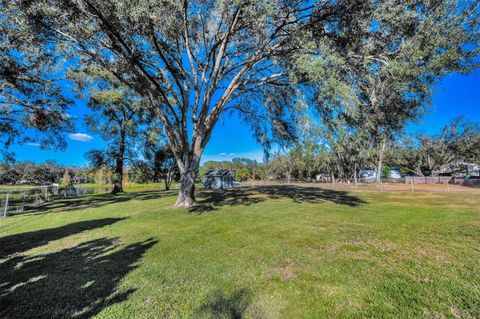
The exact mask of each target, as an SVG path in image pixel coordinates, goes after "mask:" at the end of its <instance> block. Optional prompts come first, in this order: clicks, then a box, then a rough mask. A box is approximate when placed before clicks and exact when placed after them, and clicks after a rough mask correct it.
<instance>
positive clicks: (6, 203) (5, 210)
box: [3, 193, 10, 218]
mask: <svg viewBox="0 0 480 319" xmlns="http://www.w3.org/2000/svg"><path fill="white" fill-rule="evenodd" d="M9 195H10V193H7V199H6V200H5V208H4V210H3V218H5V217H7V211H8V196H9Z"/></svg>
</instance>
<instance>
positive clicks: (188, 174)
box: [175, 167, 196, 208]
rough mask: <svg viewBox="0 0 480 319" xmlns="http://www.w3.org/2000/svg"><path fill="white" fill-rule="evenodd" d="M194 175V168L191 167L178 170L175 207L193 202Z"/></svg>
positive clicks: (188, 205) (187, 205)
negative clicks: (178, 177)
mask: <svg viewBox="0 0 480 319" xmlns="http://www.w3.org/2000/svg"><path fill="white" fill-rule="evenodd" d="M195 175H196V169H193V168H192V167H190V168H189V169H184V170H180V189H179V190H178V196H177V202H176V203H175V207H178V208H182V207H191V206H192V205H193V204H194V203H195Z"/></svg>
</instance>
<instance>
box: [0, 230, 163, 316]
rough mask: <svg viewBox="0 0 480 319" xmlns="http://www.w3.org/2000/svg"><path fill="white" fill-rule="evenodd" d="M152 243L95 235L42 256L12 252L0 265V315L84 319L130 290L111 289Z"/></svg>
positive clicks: (118, 300) (136, 264)
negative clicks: (92, 237) (126, 243)
mask: <svg viewBox="0 0 480 319" xmlns="http://www.w3.org/2000/svg"><path fill="white" fill-rule="evenodd" d="M155 243H156V241H154V240H152V239H149V240H146V241H143V242H138V243H135V244H131V245H125V244H123V243H122V241H121V240H119V239H118V238H101V239H96V240H92V241H88V242H85V243H81V244H79V245H77V246H75V247H72V248H67V249H63V250H61V251H57V252H52V253H48V254H42V255H37V256H18V255H14V256H13V257H11V258H9V259H7V260H4V261H2V262H1V263H0V273H1V279H0V317H1V318H22V319H25V318H90V317H92V316H94V315H96V314H98V313H99V312H100V311H102V310H103V309H105V308H106V307H109V306H111V305H113V304H116V303H119V302H122V301H125V300H127V299H128V297H129V295H130V294H132V293H133V292H134V291H135V289H128V290H122V291H117V288H118V285H119V284H120V282H121V281H122V279H123V278H124V277H125V276H126V275H127V274H128V273H129V272H130V271H132V270H134V269H135V268H137V267H138V264H139V261H140V259H141V258H142V256H143V254H144V253H145V252H146V251H147V250H148V249H149V248H151V247H152V246H153V245H154V244H155Z"/></svg>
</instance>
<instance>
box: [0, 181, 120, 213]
mask: <svg viewBox="0 0 480 319" xmlns="http://www.w3.org/2000/svg"><path fill="white" fill-rule="evenodd" d="M110 190H111V187H110V186H107V187H97V188H89V187H75V186H65V187H60V186H42V187H38V188H31V189H25V190H13V191H2V192H0V202H1V206H0V207H1V209H0V216H1V217H7V216H9V215H16V214H22V213H24V212H28V211H30V210H32V209H34V208H35V207H37V206H38V205H40V204H43V203H45V202H50V201H53V200H56V199H61V198H72V197H80V196H85V195H91V194H96V193H103V192H108V191H110Z"/></svg>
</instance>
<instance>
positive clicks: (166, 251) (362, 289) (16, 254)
mask: <svg viewBox="0 0 480 319" xmlns="http://www.w3.org/2000/svg"><path fill="white" fill-rule="evenodd" d="M174 200H175V193H174V192H165V191H160V190H156V189H152V186H147V187H144V188H140V187H136V188H135V189H134V190H131V191H130V192H128V193H126V194H122V195H120V196H118V197H112V196H111V195H95V196H90V197H85V198H77V199H70V200H63V201H59V202H50V203H48V204H46V205H47V206H43V207H42V209H40V210H39V211H38V212H37V213H33V214H26V215H21V216H14V217H9V218H7V219H3V220H0V255H1V259H2V260H1V262H0V317H1V318H61V317H68V318H90V317H97V318H323V317H331V318H338V317H343V318H351V317H356V318H358V317H375V318H415V317H417V318H478V317H480V196H479V195H478V194H463V193H456V194H452V193H450V194H448V193H421V192H416V193H407V192H405V193H401V192H396V193H393V192H392V193H389V192H383V193H381V192H362V191H358V192H355V191H352V192H345V191H340V190H326V189H325V190H322V189H319V188H314V187H307V186H287V185H283V186H255V187H242V188H237V189H234V190H231V191H226V192H209V191H208V192H207V191H203V192H200V194H199V196H198V200H199V203H198V205H197V206H196V207H194V208H192V209H189V210H187V209H183V210H174V209H171V208H170V205H172V203H173V202H174Z"/></svg>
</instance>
